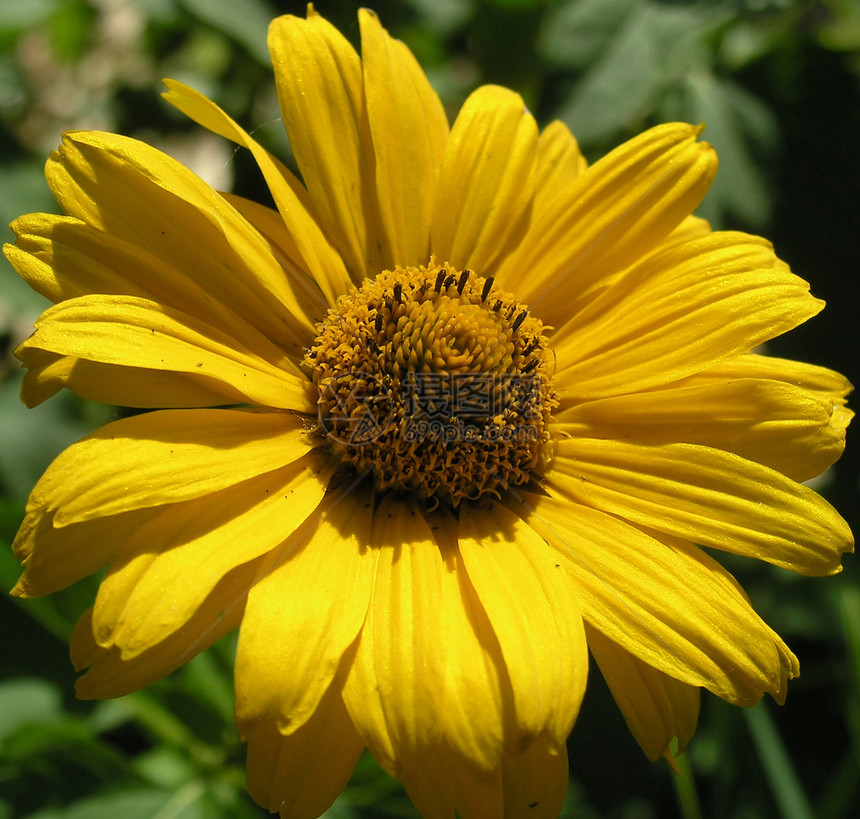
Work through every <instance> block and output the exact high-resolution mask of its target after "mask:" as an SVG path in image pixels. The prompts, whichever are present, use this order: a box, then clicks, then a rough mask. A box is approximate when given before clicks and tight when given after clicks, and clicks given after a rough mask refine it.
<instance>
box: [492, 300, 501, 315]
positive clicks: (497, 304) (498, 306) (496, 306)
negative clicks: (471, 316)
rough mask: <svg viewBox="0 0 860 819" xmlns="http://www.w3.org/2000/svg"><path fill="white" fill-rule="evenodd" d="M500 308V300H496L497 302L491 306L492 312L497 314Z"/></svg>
mask: <svg viewBox="0 0 860 819" xmlns="http://www.w3.org/2000/svg"><path fill="white" fill-rule="evenodd" d="M501 307H502V300H501V299H499V300H498V301H497V302H496V303H495V304H494V305H493V310H495V311H496V312H497V313H498V312H499V310H500V309H501Z"/></svg>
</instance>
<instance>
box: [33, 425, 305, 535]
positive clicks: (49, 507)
mask: <svg viewBox="0 0 860 819" xmlns="http://www.w3.org/2000/svg"><path fill="white" fill-rule="evenodd" d="M316 445H317V441H316V440H314V438H313V437H311V436H309V435H308V434H307V433H306V432H305V430H304V428H303V424H302V421H301V419H299V418H297V417H295V416H292V415H286V414H284V413H279V412H253V411H249V410H232V409H213V410H162V411H161V412H152V413H146V414H144V415H135V416H133V417H131V418H124V419H122V420H120V421H114V422H113V423H111V424H107V425H106V426H104V427H101V428H100V429H98V430H96V431H95V432H94V433H92V434H91V435H89V436H87V437H86V438H84V439H83V440H81V441H79V442H78V443H76V444H73V445H72V446H70V447H69V448H68V449H66V450H65V451H64V452H63V453H61V454H60V455H59V456H58V457H57V458H56V460H55V461H54V462H53V464H51V466H50V467H49V468H48V470H47V471H46V472H45V474H44V475H43V476H42V478H41V479H40V480H39V482H38V483H37V484H36V487H35V488H34V489H33V492H32V494H31V495H30V499H29V501H28V503H27V511H28V513H29V514H30V515H41V514H44V513H45V512H56V518H55V523H56V525H57V526H66V525H68V524H70V523H76V522H79V521H83V520H90V519H92V518H97V517H104V516H107V515H115V514H117V513H119V512H127V511H129V510H132V509H142V508H145V507H149V506H159V505H161V504H167V503H176V502H178V501H187V500H192V499H194V498H202V497H205V496H207V495H210V494H211V493H213V492H217V491H219V490H220V489H224V488H226V487H228V486H233V485H235V484H237V483H240V482H241V481H244V480H247V479H249V478H253V477H256V476H258V475H261V474H263V473H265V472H271V471H273V470H275V469H278V468H279V467H282V466H284V465H285V464H288V463H291V462H293V461H296V460H297V459H298V458H300V457H301V456H302V455H304V454H305V453H307V452H309V451H310V450H311V449H313V448H314V447H315V446H316Z"/></svg>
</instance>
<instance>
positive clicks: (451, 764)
mask: <svg viewBox="0 0 860 819" xmlns="http://www.w3.org/2000/svg"><path fill="white" fill-rule="evenodd" d="M400 777H401V779H402V781H403V785H404V787H405V788H406V792H407V793H408V794H409V798H410V799H411V800H412V802H413V803H414V804H415V805H416V807H417V808H418V810H419V811H420V813H421V815H422V816H424V817H431V818H432V819H435V818H436V817H439V819H442V818H443V817H444V819H454V816H455V815H456V816H459V817H461V819H495V817H500V816H504V817H506V819H507V817H510V818H511V819H555V817H556V816H558V815H559V813H560V811H561V809H562V806H563V804H564V797H565V792H566V790H567V783H568V778H569V772H568V762H567V750H566V748H565V746H564V745H562V746H560V747H557V746H556V744H555V742H554V741H552V740H550V739H549V738H547V737H542V738H540V739H538V740H536V741H534V742H532V743H531V744H529V745H528V747H526V748H524V749H519V750H509V751H507V752H506V753H505V754H504V755H503V756H502V762H501V765H500V767H499V768H498V769H496V770H494V771H489V772H482V771H477V770H475V769H473V768H472V767H470V766H469V765H468V763H467V762H466V761H464V760H463V759H460V758H458V756H457V755H456V754H453V753H451V751H450V750H449V749H445V748H442V749H440V750H439V752H438V753H437V754H435V755H432V754H431V755H428V756H427V757H425V758H423V759H422V760H421V761H420V762H419V763H416V764H414V765H409V766H407V767H406V768H405V770H403V771H402V772H401V774H400Z"/></svg>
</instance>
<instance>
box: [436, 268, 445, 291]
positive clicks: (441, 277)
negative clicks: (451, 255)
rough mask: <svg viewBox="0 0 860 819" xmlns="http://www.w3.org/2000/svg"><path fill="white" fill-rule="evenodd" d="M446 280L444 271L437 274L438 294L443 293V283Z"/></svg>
mask: <svg viewBox="0 0 860 819" xmlns="http://www.w3.org/2000/svg"><path fill="white" fill-rule="evenodd" d="M444 280H445V271H444V270H440V271H439V272H438V273H437V274H436V292H437V293H441V292H442V282H443V281H444Z"/></svg>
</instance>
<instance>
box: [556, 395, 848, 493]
mask: <svg viewBox="0 0 860 819" xmlns="http://www.w3.org/2000/svg"><path fill="white" fill-rule="evenodd" d="M690 382H691V380H690V379H688V380H687V382H685V383H687V386H682V387H679V386H673V387H670V388H668V389H660V390H654V391H651V392H639V393H635V394H632V395H620V396H613V397H611V398H603V399H598V400H597V401H587V402H585V403H583V404H578V405H575V406H573V407H571V408H570V409H567V410H564V411H562V412H560V413H558V416H557V417H558V420H559V421H560V423H559V429H560V430H561V431H562V433H563V434H565V435H569V436H571V437H583V438H603V439H614V440H624V441H635V442H636V443H639V444H648V445H652V444H666V443H674V442H683V443H689V444H699V445H701V446H707V447H713V448H716V449H722V450H726V451H728V452H734V453H735V454H737V455H740V456H741V457H743V458H746V459H748V460H751V461H755V462H756V463H760V464H764V465H765V466H769V467H770V468H771V469H776V470H777V471H779V472H782V473H783V474H784V475H787V476H788V477H790V478H792V479H793V480H796V481H805V480H808V479H809V478H813V477H815V476H816V475H820V474H821V473H822V472H823V471H824V470H825V469H827V468H828V467H829V466H831V465H832V464H833V463H834V461H836V459H837V458H838V457H839V456H840V455H841V454H842V450H843V449H844V447H845V426H846V424H847V420H848V419H847V418H845V417H844V416H843V415H842V414H841V413H838V412H836V410H837V407H836V406H834V403H833V400H832V399H831V398H830V397H829V396H826V395H822V394H821V393H813V392H810V391H809V390H806V389H804V388H803V387H798V386H795V385H793V384H787V383H785V382H784V381H776V380H771V379H756V378H738V379H734V380H725V381H717V380H713V379H708V380H707V381H705V382H704V383H698V384H696V383H690Z"/></svg>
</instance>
